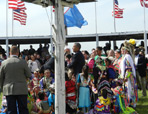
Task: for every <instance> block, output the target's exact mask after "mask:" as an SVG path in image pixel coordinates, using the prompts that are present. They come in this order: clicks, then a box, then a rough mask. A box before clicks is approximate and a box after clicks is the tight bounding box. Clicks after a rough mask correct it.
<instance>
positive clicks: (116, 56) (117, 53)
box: [113, 49, 122, 74]
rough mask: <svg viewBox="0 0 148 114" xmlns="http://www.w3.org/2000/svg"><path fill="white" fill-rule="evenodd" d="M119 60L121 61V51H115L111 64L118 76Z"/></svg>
mask: <svg viewBox="0 0 148 114" xmlns="http://www.w3.org/2000/svg"><path fill="white" fill-rule="evenodd" d="M121 60H122V55H121V51H120V50H119V49H117V50H115V61H114V62H113V65H114V67H115V70H116V72H117V73H118V74H119V67H120V63H121Z"/></svg>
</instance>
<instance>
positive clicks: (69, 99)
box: [65, 73, 77, 114]
mask: <svg viewBox="0 0 148 114" xmlns="http://www.w3.org/2000/svg"><path fill="white" fill-rule="evenodd" d="M72 77H73V76H71V75H70V74H68V75H67V73H65V88H66V113H67V114H71V113H75V112H76V108H77V104H76V83H75V82H74V81H73V80H72Z"/></svg>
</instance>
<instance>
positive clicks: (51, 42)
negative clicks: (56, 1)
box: [50, 6, 53, 56]
mask: <svg viewBox="0 0 148 114" xmlns="http://www.w3.org/2000/svg"><path fill="white" fill-rule="evenodd" d="M50 11H51V12H50V13H51V14H50V16H51V24H53V19H52V6H51V9H50ZM50 35H51V38H50V44H51V50H50V51H51V56H53V40H52V38H53V35H52V25H51V30H50Z"/></svg>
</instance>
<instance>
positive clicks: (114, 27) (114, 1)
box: [113, 0, 116, 32]
mask: <svg viewBox="0 0 148 114" xmlns="http://www.w3.org/2000/svg"><path fill="white" fill-rule="evenodd" d="M113 13H114V14H113V16H114V32H116V19H115V0H113Z"/></svg>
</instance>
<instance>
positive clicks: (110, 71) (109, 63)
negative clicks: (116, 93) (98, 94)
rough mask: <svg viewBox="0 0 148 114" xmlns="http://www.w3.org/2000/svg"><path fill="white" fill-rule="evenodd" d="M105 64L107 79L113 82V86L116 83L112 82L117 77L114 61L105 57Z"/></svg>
mask: <svg viewBox="0 0 148 114" xmlns="http://www.w3.org/2000/svg"><path fill="white" fill-rule="evenodd" d="M105 64H106V67H107V79H108V81H109V82H110V83H111V87H113V86H115V84H114V83H112V80H113V79H115V78H116V72H115V69H114V66H113V65H112V61H111V60H110V59H109V58H106V59H105Z"/></svg>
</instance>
